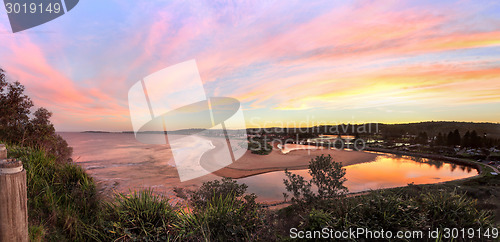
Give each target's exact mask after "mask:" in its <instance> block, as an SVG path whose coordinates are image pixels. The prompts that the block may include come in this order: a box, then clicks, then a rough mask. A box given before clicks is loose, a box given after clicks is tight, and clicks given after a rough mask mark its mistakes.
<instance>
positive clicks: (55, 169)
mask: <svg viewBox="0 0 500 242" xmlns="http://www.w3.org/2000/svg"><path fill="white" fill-rule="evenodd" d="M8 151H9V157H17V158H19V159H21V160H22V161H23V166H24V169H25V170H26V179H27V192H28V217H29V226H30V227H29V234H30V239H31V240H33V241H37V240H81V239H83V238H85V237H86V235H85V234H84V231H85V228H86V227H87V226H88V224H91V223H92V221H93V220H94V216H95V212H96V211H98V209H99V207H98V204H99V200H98V197H97V193H96V192H97V190H96V186H95V183H94V181H93V179H92V178H91V177H90V176H89V175H88V174H87V173H85V171H84V170H83V169H82V168H80V167H79V166H77V165H74V164H69V163H67V164H60V163H56V159H55V157H51V156H48V155H46V154H45V152H43V151H40V150H36V149H32V148H20V147H16V146H9V147H8Z"/></svg>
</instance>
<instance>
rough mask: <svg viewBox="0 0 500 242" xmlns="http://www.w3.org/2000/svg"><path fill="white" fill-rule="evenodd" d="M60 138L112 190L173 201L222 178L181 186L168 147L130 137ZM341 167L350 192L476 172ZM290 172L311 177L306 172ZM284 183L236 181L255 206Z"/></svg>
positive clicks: (427, 163) (430, 165) (404, 160)
mask: <svg viewBox="0 0 500 242" xmlns="http://www.w3.org/2000/svg"><path fill="white" fill-rule="evenodd" d="M60 134H61V136H63V138H64V139H66V140H67V141H68V144H69V145H70V146H72V147H73V149H74V152H73V159H74V161H75V162H77V163H78V164H79V165H81V166H82V167H83V168H84V169H85V170H87V171H88V172H89V174H90V175H92V176H93V177H94V178H95V179H96V180H97V181H98V182H100V183H101V184H103V186H105V187H106V188H109V189H110V190H113V191H118V192H127V191H129V189H132V190H133V189H145V188H154V189H155V190H156V191H158V192H162V193H164V194H166V195H167V196H169V197H171V198H172V197H173V196H174V193H173V191H172V190H173V188H174V187H184V188H194V187H197V186H199V185H200V184H201V183H202V182H204V181H208V180H213V179H218V178H220V177H217V176H215V175H213V174H210V175H206V176H204V177H201V178H198V179H194V180H191V181H188V182H182V183H181V182H180V180H179V176H178V174H177V169H176V167H175V162H174V160H173V155H172V151H171V150H170V147H169V146H168V145H148V144H142V143H140V142H138V141H136V140H135V137H134V135H133V134H130V133H60ZM194 145H195V146H196V144H194ZM199 145H206V144H199ZM191 146H193V144H191ZM300 148H303V147H300ZM291 152H294V151H291ZM284 156H286V155H284ZM345 168H346V170H347V174H346V178H347V182H346V186H347V187H348V188H349V191H350V192H359V191H365V190H369V189H378V188H389V187H397V186H405V185H407V184H409V183H412V182H413V183H415V184H424V183H437V182H444V181H450V180H454V179H461V178H466V177H471V176H474V175H476V174H477V171H476V170H475V169H472V168H470V167H465V166H460V165H454V164H449V163H443V162H440V161H433V160H428V159H416V158H412V157H397V156H394V155H386V154H378V156H377V158H376V159H375V160H374V161H373V162H369V163H361V164H357V165H351V166H346V167H345ZM293 172H294V173H296V174H300V175H302V176H304V177H306V178H309V175H308V173H307V170H296V171H293ZM284 178H285V175H284V172H283V171H277V172H270V173H265V174H260V175H255V176H252V177H247V178H242V179H238V181H239V182H241V183H246V184H247V185H248V186H249V188H248V190H249V192H254V193H256V194H257V195H258V196H259V199H258V200H259V201H277V200H282V199H283V195H282V194H283V192H285V187H284V185H283V179H284Z"/></svg>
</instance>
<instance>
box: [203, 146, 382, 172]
mask: <svg viewBox="0 0 500 242" xmlns="http://www.w3.org/2000/svg"><path fill="white" fill-rule="evenodd" d="M220 142H222V141H220ZM214 145H215V146H217V147H220V145H218V144H214ZM207 153H209V152H207ZM322 154H324V155H331V156H332V158H333V160H334V161H337V162H342V165H343V166H349V165H354V164H359V163H364V162H370V161H373V160H375V158H376V157H377V155H376V154H372V153H366V152H359V151H346V150H329V149H314V150H293V151H291V152H289V153H287V154H283V153H282V152H281V150H280V149H279V148H277V147H276V146H274V147H273V150H272V151H271V153H270V154H268V155H257V154H252V153H251V152H250V151H247V152H246V153H245V155H243V156H242V157H241V158H240V159H238V160H237V161H236V162H234V163H232V164H231V165H229V166H227V167H224V168H222V169H220V170H218V171H215V172H214V174H215V175H217V176H222V177H231V178H243V177H248V176H253V175H256V174H261V173H266V172H271V171H280V170H285V169H289V170H296V169H304V168H307V166H308V165H309V161H310V160H311V159H313V158H315V157H316V156H320V155H322ZM202 166H203V164H202Z"/></svg>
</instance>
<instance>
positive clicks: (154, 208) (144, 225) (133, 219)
mask: <svg viewBox="0 0 500 242" xmlns="http://www.w3.org/2000/svg"><path fill="white" fill-rule="evenodd" d="M177 221H178V215H177V212H176V211H175V210H174V208H173V207H172V206H171V205H170V203H169V199H167V198H165V197H162V196H159V195H154V194H153V191H152V190H143V191H140V192H133V193H132V194H130V195H125V194H117V195H116V196H115V199H114V201H113V202H109V203H106V204H105V216H104V221H103V224H102V228H101V230H104V231H105V233H104V234H103V235H102V236H103V237H104V240H117V239H120V240H125V241H128V240H131V241H136V240H141V241H165V240H171V239H174V238H175V237H176V235H177V232H176V228H175V224H176V223H177Z"/></svg>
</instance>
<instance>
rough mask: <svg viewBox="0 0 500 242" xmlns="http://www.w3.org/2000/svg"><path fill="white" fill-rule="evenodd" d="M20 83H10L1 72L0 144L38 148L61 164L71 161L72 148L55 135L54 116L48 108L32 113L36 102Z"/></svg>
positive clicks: (0, 71) (1, 71)
mask: <svg viewBox="0 0 500 242" xmlns="http://www.w3.org/2000/svg"><path fill="white" fill-rule="evenodd" d="M24 90H25V88H24V86H23V85H21V83H19V82H18V81H15V82H9V81H8V80H7V77H6V75H5V71H4V70H3V69H1V68H0V141H2V142H6V143H9V144H16V145H20V146H26V147H35V148H39V149H43V150H45V151H46V152H47V153H48V154H51V155H54V156H55V157H56V158H57V161H58V162H66V161H68V159H70V157H71V154H72V148H71V147H68V144H67V142H66V141H65V140H64V139H63V138H62V137H61V136H60V135H58V134H56V132H55V128H54V125H53V124H52V123H51V122H50V120H49V119H50V117H51V116H52V113H51V112H49V111H48V110H47V109H45V108H38V109H37V110H36V111H34V112H32V108H33V106H34V104H33V101H31V99H30V98H29V97H28V96H27V95H25V94H24Z"/></svg>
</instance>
